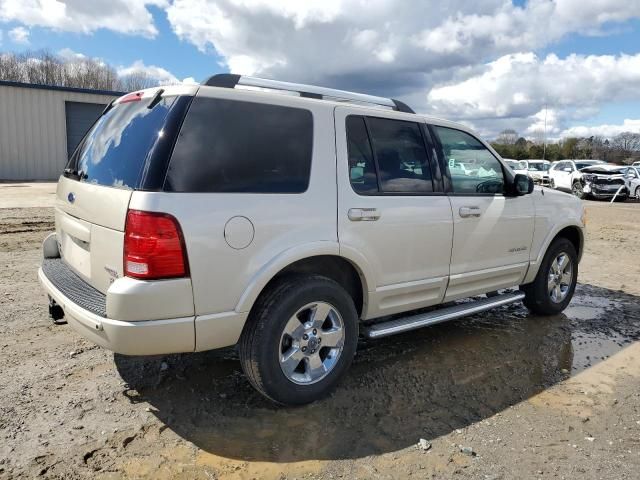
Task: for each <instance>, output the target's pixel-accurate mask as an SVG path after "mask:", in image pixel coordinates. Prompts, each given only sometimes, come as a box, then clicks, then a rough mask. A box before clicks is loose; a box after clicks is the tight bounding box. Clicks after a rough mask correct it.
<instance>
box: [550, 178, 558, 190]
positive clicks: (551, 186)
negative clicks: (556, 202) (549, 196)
mask: <svg viewBox="0 0 640 480" xmlns="http://www.w3.org/2000/svg"><path fill="white" fill-rule="evenodd" d="M549 188H552V189H554V190H555V189H556V181H555V180H554V179H553V178H552V179H551V180H549Z"/></svg>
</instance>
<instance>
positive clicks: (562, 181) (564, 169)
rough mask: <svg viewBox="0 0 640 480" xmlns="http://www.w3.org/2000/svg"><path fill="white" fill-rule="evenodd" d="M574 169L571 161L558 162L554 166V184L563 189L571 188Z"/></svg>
mask: <svg viewBox="0 0 640 480" xmlns="http://www.w3.org/2000/svg"><path fill="white" fill-rule="evenodd" d="M574 171H575V169H574V167H573V164H572V163H571V162H560V164H558V166H557V167H556V176H555V182H556V186H557V187H560V188H562V189H565V190H571V176H572V174H573V172H574Z"/></svg>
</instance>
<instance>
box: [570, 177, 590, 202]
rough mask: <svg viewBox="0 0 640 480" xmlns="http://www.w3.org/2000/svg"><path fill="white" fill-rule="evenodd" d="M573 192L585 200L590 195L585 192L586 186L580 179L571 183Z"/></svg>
mask: <svg viewBox="0 0 640 480" xmlns="http://www.w3.org/2000/svg"><path fill="white" fill-rule="evenodd" d="M571 193H573V194H574V195H575V196H576V197H578V198H579V199H580V200H585V199H586V198H587V197H588V195H587V194H586V193H584V186H583V185H582V183H581V182H579V181H577V182H573V184H572V185H571Z"/></svg>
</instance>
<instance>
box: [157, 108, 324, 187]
mask: <svg viewBox="0 0 640 480" xmlns="http://www.w3.org/2000/svg"><path fill="white" fill-rule="evenodd" d="M312 151H313V116H312V114H311V112H310V111H308V110H304V109H300V108H292V107H283V106H278V105H266V104H260V103H252V102H240V101H234V100H223V99H217V98H206V97H196V98H195V99H194V100H193V102H192V104H191V107H190V108H189V112H188V113H187V116H186V118H185V120H184V123H183V125H182V129H181V131H180V135H179V136H178V140H177V142H176V146H175V148H174V150H173V155H172V157H171V162H170V164H169V170H168V172H167V179H166V183H165V190H168V191H174V192H235V193H302V192H304V191H306V190H307V187H308V185H309V174H310V172H311V157H312Z"/></svg>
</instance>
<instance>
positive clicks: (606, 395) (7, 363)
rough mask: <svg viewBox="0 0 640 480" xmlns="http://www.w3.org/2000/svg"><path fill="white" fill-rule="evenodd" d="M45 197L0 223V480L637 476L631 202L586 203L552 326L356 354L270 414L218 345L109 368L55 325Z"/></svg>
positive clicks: (459, 335)
mask: <svg viewBox="0 0 640 480" xmlns="http://www.w3.org/2000/svg"><path fill="white" fill-rule="evenodd" d="M24 188H31V187H24ZM38 188H40V187H38ZM3 189H6V185H0V190H3ZM16 190H21V189H20V188H16ZM25 192H28V191H25ZM3 195H4V196H5V198H9V199H12V198H15V196H14V195H15V194H13V193H7V192H6V190H5V191H4V193H0V201H1V200H2V198H3ZM43 195H44V197H42V198H43V201H42V202H40V203H38V202H37V201H34V203H35V204H38V205H40V206H31V207H30V208H15V205H11V204H9V203H7V204H4V206H6V207H12V208H1V209H0V267H2V269H1V273H0V352H1V355H0V358H1V360H2V363H1V367H0V478H34V477H39V478H65V479H67V478H98V479H117V478H154V479H162V478H178V479H180V478H183V479H192V478H194V479H213V478H220V479H253V478H287V479H293V478H298V479H307V478H323V479H325V478H326V479H335V478H349V479H352V478H361V479H365V478H407V477H410V478H462V479H464V478H469V479H478V478H479V479H512V478H524V479H528V478H541V479H544V478H559V479H560V478H566V479H574V478H588V479H600V478H605V479H614V478H615V479H625V478H627V479H638V478H640V474H639V473H638V472H640V301H639V299H640V297H639V296H640V282H638V279H639V278H640V276H639V274H640V243H639V242H638V238H640V204H636V203H631V202H628V203H624V204H613V205H610V204H608V203H600V202H588V214H589V225H588V238H587V247H586V252H585V255H584V260H583V262H582V264H581V265H580V277H579V279H580V285H579V287H578V289H577V294H576V296H575V298H574V300H573V302H572V304H571V306H570V307H569V308H568V309H567V311H566V312H565V313H564V314H562V315H558V316H556V317H551V318H541V317H535V316H532V315H530V314H529V313H528V312H527V311H526V310H525V309H524V308H523V307H522V306H521V305H512V306H509V307H504V308H501V309H498V310H496V311H493V312H489V313H485V314H482V315H478V316H475V317H471V318H468V319H463V320H460V321H456V322H452V323H449V324H444V325H439V326H434V327H431V328H426V329H423V330H420V331H418V332H413V333H410V334H406V335H401V336H397V337H391V338H388V339H384V340H378V341H375V342H370V343H365V342H362V343H361V344H360V346H359V350H358V354H357V356H356V360H355V363H354V365H353V367H352V369H351V370H350V373H349V374H348V375H347V378H346V379H345V381H344V382H343V383H342V385H341V386H340V387H339V389H338V390H337V391H336V392H335V393H334V394H333V395H332V396H331V397H329V398H327V399H325V400H322V401H319V402H316V403H314V404H312V405H309V406H306V407H302V408H294V409H286V408H277V407H274V406H273V405H271V404H270V403H268V402H267V401H265V400H263V399H262V397H260V396H259V395H258V394H257V393H255V392H254V391H253V390H252V389H251V387H250V386H249V384H248V382H247V381H246V379H245V378H244V376H243V375H242V372H241V370H240V365H239V362H238V359H237V355H236V354H235V352H234V351H233V350H232V349H228V350H223V351H215V352H207V353H200V354H188V355H168V356H163V357H153V358H131V357H123V356H120V355H114V354H112V353H110V352H108V351H106V350H103V349H101V348H98V347H95V346H93V345H92V344H90V343H89V342H87V341H85V340H83V339H82V338H81V337H79V336H78V335H77V334H76V333H75V332H73V331H72V330H71V329H70V328H69V327H68V326H66V325H63V326H55V325H53V324H52V323H51V322H50V321H49V320H48V318H47V309H46V303H45V299H44V296H43V294H42V291H41V289H40V288H39V285H38V282H37V279H36V268H37V265H38V263H39V262H40V242H41V241H42V239H43V238H44V236H45V235H46V233H47V232H49V231H50V230H51V229H52V228H53V224H52V211H51V208H50V207H48V206H47V205H50V201H51V197H50V196H48V195H49V194H48V193H46V192H44V193H43ZM0 205H3V204H2V203H0ZM30 205H31V204H30ZM420 439H423V440H424V441H423V442H422V443H423V446H424V448H421V447H420V446H419V445H418V443H419V441H420Z"/></svg>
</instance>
